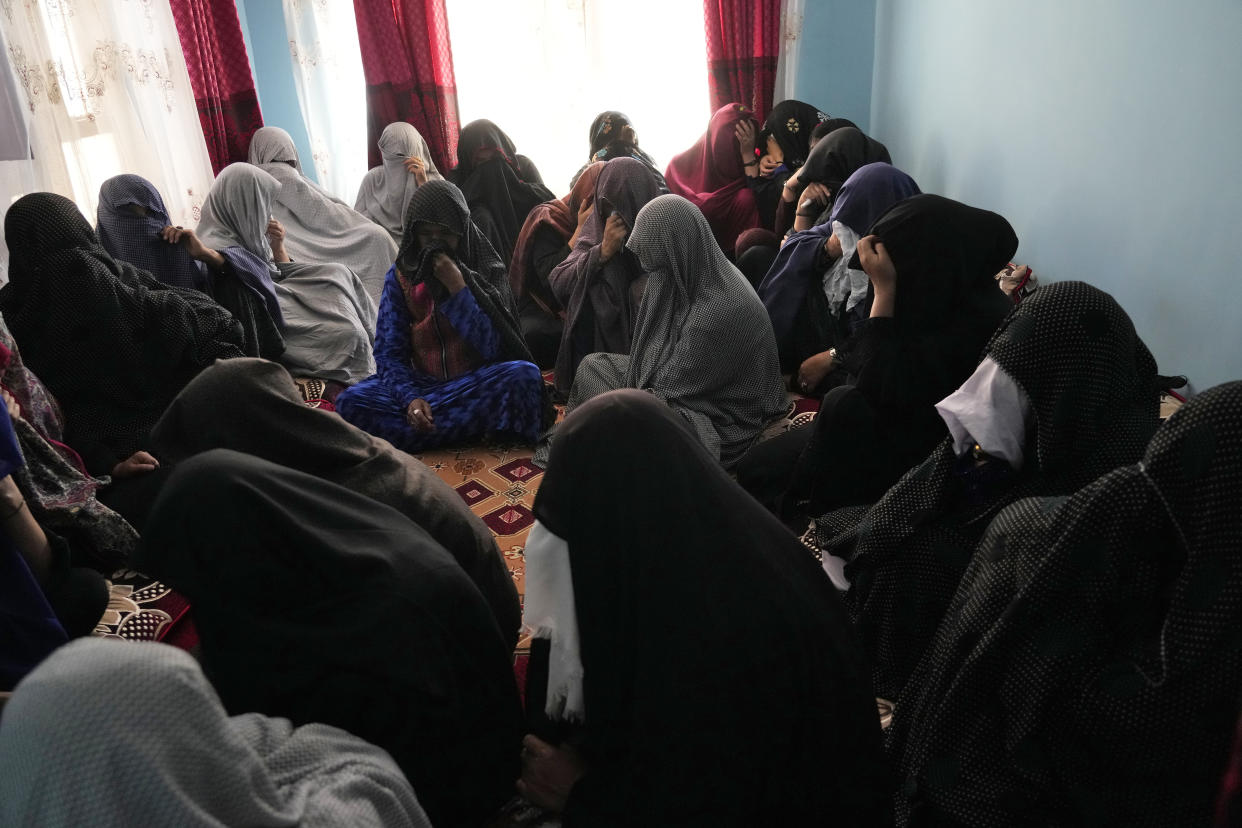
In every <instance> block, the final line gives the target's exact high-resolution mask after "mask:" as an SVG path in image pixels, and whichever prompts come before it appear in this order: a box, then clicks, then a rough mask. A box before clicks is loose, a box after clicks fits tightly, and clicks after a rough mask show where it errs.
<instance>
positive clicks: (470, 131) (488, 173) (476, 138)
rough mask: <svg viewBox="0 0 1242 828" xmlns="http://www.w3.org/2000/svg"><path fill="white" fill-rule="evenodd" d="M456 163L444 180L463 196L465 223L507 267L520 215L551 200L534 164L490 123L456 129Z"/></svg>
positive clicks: (523, 215) (524, 215)
mask: <svg viewBox="0 0 1242 828" xmlns="http://www.w3.org/2000/svg"><path fill="white" fill-rule="evenodd" d="M457 159H458V160H457V166H456V167H454V168H453V171H452V172H451V173H449V180H450V181H452V182H453V183H454V184H456V185H457V186H458V187H459V188H460V189H461V191H462V193H464V194H465V197H466V204H467V205H468V206H469V208H470V215H471V219H472V220H473V221H474V223H475V224H476V225H477V226H478V228H479V230H481V231H482V232H483V236H484V237H485V238H486V239H487V241H488V242H490V243H491V245H492V247H493V248H494V249H495V251H496V252H497V253H498V254H499V255H500V259H501V261H502V262H503V263H504V265H505V267H508V266H509V264H510V262H511V261H512V259H513V248H514V245H515V244H517V238H518V234H519V233H520V232H522V224H523V223H524V222H525V221H526V216H527V215H528V214H529V213H530V211H531V210H533V209H534V208H535V206H536V205H538V204H542V203H543V202H545V201H551V200H553V199H554V198H556V196H555V195H553V194H552V191H551V190H549V189H548V188H547V187H545V186H544V185H543V178H542V177H541V176H540V175H539V169H538V168H537V167H536V166H535V164H534V162H533V161H531V160H530V159H529V158H527V157H526V156H525V155H518V152H517V147H516V146H514V144H513V139H511V138H510V137H509V136H508V135H506V134H505V133H504V130H502V129H501V128H500V127H498V126H496V125H495V124H494V123H492V122H491V121H488V120H479V121H471V122H470V123H468V124H466V125H465V126H464V127H462V128H461V136H460V137H459V138H458V139H457Z"/></svg>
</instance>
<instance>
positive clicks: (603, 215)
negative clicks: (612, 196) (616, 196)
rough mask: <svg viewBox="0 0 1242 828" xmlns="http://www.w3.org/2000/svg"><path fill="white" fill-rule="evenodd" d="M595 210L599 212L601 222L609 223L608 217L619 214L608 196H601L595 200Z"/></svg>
mask: <svg viewBox="0 0 1242 828" xmlns="http://www.w3.org/2000/svg"><path fill="white" fill-rule="evenodd" d="M595 209H596V210H598V211H599V220H600V221H603V222H607V221H608V217H609V216H611V215H612V214H613V213H615V212H617V208H616V207H614V206H613V204H612V202H611V201H609V200H608V196H600V197H599V198H597V199H595Z"/></svg>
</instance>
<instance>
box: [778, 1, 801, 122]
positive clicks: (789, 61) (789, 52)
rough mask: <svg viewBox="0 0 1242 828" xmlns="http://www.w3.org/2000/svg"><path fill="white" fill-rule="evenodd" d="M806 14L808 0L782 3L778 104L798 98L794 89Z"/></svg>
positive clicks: (796, 81)
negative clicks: (803, 20)
mask: <svg viewBox="0 0 1242 828" xmlns="http://www.w3.org/2000/svg"><path fill="white" fill-rule="evenodd" d="M805 13H806V0H782V2H781V52H780V57H779V58H778V59H777V62H776V95H775V96H774V97H773V98H772V100H773V101H774V102H776V103H780V102H781V101H787V100H789V99H790V98H797V95H795V94H794V89H795V87H796V86H797V84H798V58H799V53H800V51H801V47H802V18H803V16H804V15H805Z"/></svg>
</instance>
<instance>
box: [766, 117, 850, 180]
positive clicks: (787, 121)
mask: <svg viewBox="0 0 1242 828" xmlns="http://www.w3.org/2000/svg"><path fill="white" fill-rule="evenodd" d="M828 120H830V119H829V117H828V116H827V115H826V114H825V113H823V112H820V111H819V109H817V108H816V107H813V106H811V105H810V104H809V103H803V102H802V101H793V100H790V101H781V102H780V103H778V104H777V105H776V106H774V107H772V111H771V112H770V113H769V114H768V119H767V120H766V121H765V122H764V124H763V131H762V132H761V133H760V135H759V148H760V151H762V150H763V146H764V142H765V141H766V140H767V137H768V136H769V135H771V136H772V137H773V138H775V139H776V143H777V145H779V146H780V148H781V152H782V153H784V155H785V162H784V163H785V166H786V167H788V168H789V171H790V172H793V171H794V170H796V169H798V168H799V167H801V166H802V165H803V164H805V163H806V158H807V155H809V154H810V152H811V132H812V131H813V130H814V129H815V127H817V126H818V125H820V124H822V123H824V122H825V121H828ZM845 125H846V124H843V125H842V126H845ZM848 125H849V126H853V124H848Z"/></svg>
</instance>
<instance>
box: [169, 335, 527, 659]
mask: <svg viewBox="0 0 1242 828" xmlns="http://www.w3.org/2000/svg"><path fill="white" fill-rule="evenodd" d="M218 448H225V449H232V450H233V451H240V452H244V453H246V454H252V455H254V456H256V457H261V458H263V459H264V460H270V461H272V462H273V463H279V464H280V465H282V466H287V467H288V468H291V469H297V470H299V471H303V472H306V473H307V474H313V475H315V476H316V477H320V478H322V479H324V480H328V481H331V482H333V483H336V484H338V485H341V486H344V487H345V488H347V489H350V490H352V491H355V492H358V493H359V494H364V495H366V496H367V497H370V498H373V499H375V500H377V501H379V502H380V503H385V504H387V505H389V506H391V507H393V508H394V509H396V510H397V511H399V512H401V513H402V514H403V515H405V516H406V517H407V518H409V519H410V520H412V521H414V522H415V523H417V524H418V525H419V526H421V527H422V528H424V529H426V530H427V532H428V534H430V535H431V537H432V538H434V539H435V541H436V542H437V543H439V544H440V545H441V546H443V547H444V548H445V549H447V550H448V552H449V554H451V555H452V556H453V557H454V558H455V559H456V560H457V562H458V563H459V564H460V565H461V567H462V569H464V570H465V571H466V574H468V575H469V576H470V579H471V580H472V581H474V583H475V586H477V587H478V588H479V591H480V592H482V593H483V597H484V598H486V599H487V603H488V605H489V606H490V607H491V609H492V614H493V615H495V616H496V623H497V625H499V627H500V629H501V631H502V633H503V634H504V637H505V641H506V643H507V644H508V645H509V646H510V647H512V646H514V645H515V644H516V643H517V637H518V629H519V628H520V627H521V623H522V621H521V615H522V610H521V606H520V604H519V599H518V594H517V589H516V588H515V587H514V585H513V578H512V577H511V576H510V575H509V567H508V566H507V565H506V564H505V561H504V558H503V557H502V556H501V554H500V551H499V550H498V549H497V548H496V540H495V537H494V536H493V535H492V532H491V530H490V529H488V528H487V526H486V524H484V523H483V521H482V520H480V519H479V518H478V517H477V516H476V515H475V514H474V513H473V512H471V511H470V509H469V508H467V507H466V504H465V503H464V502H463V501H462V499H461V497H459V496H458V494H457V492H455V491H453V490H452V489H451V488H449V486H448V485H447V484H446V483H444V481H442V480H440V478H439V477H437V476H436V474H435V473H434V472H433V471H431V469H429V468H428V467H427V465H426V464H424V463H422V462H420V461H419V460H417V459H416V458H414V457H412V456H411V455H409V454H407V453H406V452H404V451H398V450H397V449H395V448H393V447H392V445H390V444H389V443H388V442H387V441H385V440H381V439H379V438H378V437H372V436H371V435H370V434H367V433H366V432H365V431H363V430H361V429H359V428H355V427H354V426H352V425H350V424H349V423H347V422H345V420H343V419H342V418H341V417H339V416H337V415H336V414H333V413H331V412H327V411H320V410H318V409H315V408H310V407H309V406H307V405H306V404H305V403H304V402H303V401H302V396H301V394H299V393H298V390H297V387H296V386H295V385H294V383H293V378H292V377H290V376H289V372H288V371H286V370H285V369H284V368H283V367H282V366H280V365H277V364H276V363H274V362H268V361H266V360H262V359H230V360H224V361H221V362H217V363H216V364H215V365H212V366H211V367H209V368H207V369H206V370H204V371H203V372H202V373H201V374H199V375H198V376H197V377H195V378H194V381H193V382H191V383H190V384H189V385H187V386H186V387H185V390H184V391H182V392H181V393H180V394H178V395H177V397H176V399H174V400H173V401H172V403H171V404H170V405H169V406H168V410H167V411H165V412H164V415H163V416H162V417H160V420H159V422H158V423H156V424H155V428H154V429H152V431H151V451H152V452H153V453H154V454H155V456H156V457H158V458H160V461H161V462H163V463H167V464H173V463H180V462H181V461H183V460H186V459H188V458H190V457H193V456H194V455H196V454H201V453H202V452H205V451H210V450H211V449H218Z"/></svg>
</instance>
